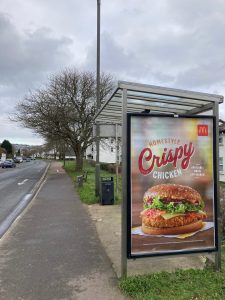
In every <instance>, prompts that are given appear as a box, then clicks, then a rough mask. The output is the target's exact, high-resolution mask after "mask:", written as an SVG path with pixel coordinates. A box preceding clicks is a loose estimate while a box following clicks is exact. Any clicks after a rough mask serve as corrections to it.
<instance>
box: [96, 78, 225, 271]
mask: <svg viewBox="0 0 225 300" xmlns="http://www.w3.org/2000/svg"><path fill="white" fill-rule="evenodd" d="M220 103H223V96H220V95H214V94H207V93H200V92H193V91H187V90H180V89H173V88H166V87H159V86H153V85H146V84H139V83H132V82H124V81H119V82H118V84H117V87H116V88H115V90H114V92H113V93H112V94H111V95H110V97H109V98H108V99H107V100H106V101H105V102H104V104H103V105H102V107H101V108H100V109H99V111H98V112H97V114H96V115H95V117H94V122H95V124H99V126H103V127H104V126H105V125H107V124H117V126H118V125H121V126H122V228H121V230H122V241H121V242H122V247H121V251H122V252H121V274H122V276H126V274H127V258H137V257H145V256H154V255H170V254H171V255H173V254H175V255H176V254H186V253H187V254H188V253H195V252H209V253H211V252H213V253H215V266H216V269H217V270H220V267H221V252H220V235H219V225H218V224H220V199H219V185H218V182H219V162H218V160H219V127H218V126H219V104H220ZM206 115H207V116H206ZM149 117H150V118H149ZM193 124H194V125H193ZM193 126H196V128H197V129H196V133H195V135H196V137H194V139H195V141H196V145H193V143H192V142H191V143H190V144H187V143H186V142H185V143H184V145H182V144H181V140H182V138H183V136H182V130H184V132H185V134H186V135H187V136H188V135H190V136H191V137H192V136H193V133H190V128H194V127H193ZM146 128H147V129H146ZM158 128H160V129H158ZM170 128H171V130H173V132H174V134H175V135H176V132H178V133H179V136H180V138H179V139H177V138H176V137H175V136H172V137H171V136H170V135H169V136H170V138H168V139H167V138H165V132H169V129H170ZM180 128H183V129H182V130H181V129H180ZM146 130H147V131H148V133H146ZM210 132H211V133H210ZM210 134H211V136H210ZM142 135H143V136H144V135H146V136H147V135H148V138H149V141H148V146H146V145H145V147H144V148H143V150H142V149H141V150H142V151H140V149H139V148H138V147H139V146H137V149H136V150H137V151H136V150H133V149H134V148H135V147H136V144H139V142H140V143H142V142H143V141H142V140H144V137H142ZM154 136H155V138H154ZM201 141H203V142H201ZM159 144H160V145H159ZM162 144H163V145H162ZM175 144H176V145H175ZM202 145H203V146H204V147H205V148H204V149H209V150H208V152H210V151H212V153H211V154H210V153H208V154H207V155H208V158H207V157H206V158H205V161H206V162H205V164H204V166H205V169H206V171H204V170H202V169H203V167H202V166H201V163H199V162H198V161H197V159H198V160H202V157H201V156H204V155H205V153H206V152H207V151H204V149H203V150H202V147H203V146H202ZM159 146H160V147H161V148H160V149H161V150H160V151H161V152H162V151H164V152H163V154H162V156H161V157H159V156H157V155H156V154H153V150H154V149H156V147H159ZM170 146H171V147H172V148H171V150H168V147H170ZM188 147H189V148H188ZM192 147H193V149H192ZM194 147H195V150H194ZM163 149H164V150H163ZM188 149H189V150H190V151H189V150H188ZM132 151H133V152H132ZM135 151H136V152H138V151H139V152H138V153H140V154H139V157H135V154H134V153H136V152H135ZM166 151H167V152H168V153H166ZM131 152H132V153H133V154H132V153H131ZM173 153H175V154H173ZM185 153H186V154H187V153H190V156H191V155H194V154H193V153H196V158H195V160H196V161H195V162H194V159H193V157H192V158H190V157H189V159H192V165H190V172H192V173H190V172H189V173H185V172H186V171H187V170H182V171H184V173H183V174H184V175H183V177H182V178H183V181H184V180H186V181H187V177H188V176H192V177H191V178H192V179H193V178H194V179H196V182H197V183H198V180H200V179H202V178H203V177H204V178H206V177H207V176H205V175H207V174H203V173H204V172H206V173H207V172H208V173H210V174H211V175H210V176H211V179H210V184H211V185H209V189H211V190H212V194H213V204H209V205H211V210H212V211H211V212H208V213H207V214H208V215H212V214H213V217H212V219H211V220H210V221H212V222H208V223H210V224H212V223H213V222H214V223H213V225H212V226H213V228H214V231H213V232H214V234H213V235H212V237H211V239H212V245H211V244H210V242H209V244H208V245H205V246H201V244H199V245H200V246H191V248H184V249H179V248H178V249H175V248H174V249H170V248H169V247H168V248H166V250H165V249H164V248H165V247H167V246H165V244H173V243H174V244H178V242H177V241H174V242H171V241H173V238H174V235H167V236H166V235H165V237H164V233H163V234H155V233H154V234H153V235H152V234H151V233H150V235H148V232H147V233H146V234H145V232H144V233H143V223H142V228H140V232H141V233H140V232H139V233H138V232H134V231H133V226H134V224H135V215H133V214H135V213H136V212H135V209H136V207H139V206H140V203H136V202H135V201H136V200H135V197H136V196H135V195H136V194H137V192H136V190H137V189H139V185H146V178H147V176H149V174H150V172H152V169H153V167H155V166H154V163H155V164H156V169H155V170H156V171H154V170H153V171H154V172H152V173H151V174H150V175H151V176H152V177H151V178H152V179H153V181H152V182H153V183H154V184H156V182H157V180H160V182H164V181H162V180H166V179H169V180H170V181H171V178H173V179H174V182H175V183H177V182H179V178H174V177H176V176H179V175H180V174H179V172H180V173H181V171H180V170H178V169H177V170H175V171H173V172H171V171H168V169H165V170H166V171H165V170H164V171H165V172H161V171H160V168H161V167H162V165H163V167H165V168H167V167H168V166H173V167H174V166H175V167H177V166H178V165H179V164H181V165H182V164H183V165H182V168H183V169H187V163H186V162H187V160H188V157H187V156H188V155H186V154H185ZM132 155H133V156H132ZM173 155H174V156H173ZM182 155H186V158H182ZM182 159H183V160H182ZM179 160H180V161H179ZM133 161H137V164H139V171H141V173H142V174H141V175H143V176H142V177H140V174H138V175H137V176H136V175H135V172H136V167H137V166H136V165H137V164H136V165H135V164H134V165H133ZM150 161H152V165H151V167H149V162H150ZM209 161H211V163H209ZM188 163H189V161H188ZM207 168H208V169H207ZM207 170H211V171H207ZM199 172H202V173H201V174H200V173H199ZM133 174H134V175H133ZM152 174H153V175H152ZM185 174H188V175H185ZM135 176H136V177H135ZM201 176H202V178H200V177H201ZM208 177H209V176H208ZM208 177H207V178H208ZM149 178H150V177H149ZM180 178H181V177H180ZM199 178H200V179H199ZM170 181H169V182H170ZM186 181H185V182H186ZM135 182H137V183H135ZM165 182H166V181H165ZM172 182H173V181H172ZM191 182H193V180H192V181H191ZM135 184H136V185H135ZM157 186H158V187H159V186H160V187H161V186H163V187H165V186H166V187H168V186H169V187H171V186H175V184H173V185H172V184H166V185H165V184H163V185H161V184H160V185H157ZM179 186H180V185H179ZM185 186H186V185H185ZM145 189H146V187H145ZM143 191H145V190H143ZM143 191H142V194H143ZM191 191H193V189H191ZM154 192H155V193H156V191H154ZM149 193H150V192H149ZM207 193H208V192H207ZM144 195H145V196H144V197H145V198H146V197H147V196H146V195H148V193H147V194H146V193H145V194H144ZM140 198H141V197H140ZM157 199H158V198H157ZM132 201H134V202H132ZM141 201H142V200H141ZM145 201H147V202H148V200H145ZM153 202H155V200H154V199H153V200H152V199H150V200H149V203H147V204H148V205H150V206H148V209H151V207H152V205H153V204H154V203H153ZM152 203H153V204H152ZM173 203H174V202H173ZM175 204H176V203H175ZM145 205H146V202H145ZM179 205H180V204H179ZM195 205H196V203H195ZM207 205H208V204H207ZM177 207H178V206H176V208H177ZM182 207H183V206H182ZM196 207H197V206H196ZM206 208H207V207H206ZM139 210H140V208H139ZM192 210H193V209H192ZM194 210H195V208H194ZM202 210H203V209H202ZM202 210H199V211H200V212H201V213H202ZM157 211H159V209H158V208H157ZM179 214H181V212H180V211H179ZM179 214H178V215H179ZM182 214H183V215H184V212H182ZM182 214H181V215H182ZM167 217H168V216H167ZM168 218H169V217H168ZM142 222H143V221H142ZM206 223H207V222H205V223H204V224H206ZM135 230H136V229H135ZM201 230H202V231H203V229H201ZM210 230H212V228H211V229H210ZM208 232H209V231H208ZM138 234H140V236H138ZM201 234H203V233H202V232H201V233H199V235H201ZM136 236H137V238H136ZM187 236H188V237H189V235H187ZM195 236H197V235H195ZM154 237H157V238H158V239H160V243H158V244H161V245H163V246H162V248H159V249H158V250H157V251H155V250H153V248H149V249H147V248H144V247H143V245H141V244H140V243H141V242H140V241H142V240H144V239H145V240H147V239H148V241H153V238H154ZM170 237H171V239H170V240H169V242H167V243H164V240H166V238H167V241H168V238H170ZM203 240H204V238H203ZM203 240H202V243H204V241H203ZM199 241H200V239H199ZM213 241H214V242H213ZM194 242H196V244H197V240H192V243H194ZM138 243H139V244H138ZM213 243H214V244H213ZM145 244H146V243H145ZM145 244H144V245H145ZM149 244H150V243H149ZM156 244H157V243H156V242H155V240H154V245H156ZM193 245H194V244H193ZM163 247H164V248H163ZM185 247H186V246H185ZM154 249H155V248H154ZM160 249H161V250H160Z"/></svg>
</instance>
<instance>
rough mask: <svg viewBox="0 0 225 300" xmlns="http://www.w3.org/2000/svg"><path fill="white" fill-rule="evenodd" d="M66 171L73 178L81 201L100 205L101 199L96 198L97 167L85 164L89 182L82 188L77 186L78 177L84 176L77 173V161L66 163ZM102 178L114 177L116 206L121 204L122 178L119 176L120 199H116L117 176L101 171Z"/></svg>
mask: <svg viewBox="0 0 225 300" xmlns="http://www.w3.org/2000/svg"><path fill="white" fill-rule="evenodd" d="M64 168H65V170H66V172H67V173H68V174H69V175H70V177H71V178H72V180H73V182H74V184H76V190H77V192H78V194H79V196H80V200H81V201H82V202H83V203H86V204H94V203H99V198H98V197H96V196H95V167H93V166H91V165H90V164H88V162H84V171H87V173H88V175H87V181H86V182H84V183H83V186H82V187H78V186H77V176H79V175H82V174H83V173H82V172H75V171H74V170H75V161H66V163H65V167H64ZM100 176H101V177H113V178H114V195H115V197H114V198H115V204H119V203H121V190H122V184H121V176H119V180H118V181H119V182H118V190H119V192H118V197H116V175H115V174H112V173H110V172H107V171H102V170H101V171H100Z"/></svg>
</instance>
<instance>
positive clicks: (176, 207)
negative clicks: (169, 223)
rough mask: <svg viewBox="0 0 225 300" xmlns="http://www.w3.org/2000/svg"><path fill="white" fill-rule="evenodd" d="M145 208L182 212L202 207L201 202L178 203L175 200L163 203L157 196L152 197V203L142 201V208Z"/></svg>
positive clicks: (195, 210)
mask: <svg viewBox="0 0 225 300" xmlns="http://www.w3.org/2000/svg"><path fill="white" fill-rule="evenodd" d="M147 208H157V209H160V210H165V211H166V212H168V213H170V214H182V213H185V212H193V211H194V212H198V211H200V210H202V209H203V204H199V205H193V204H190V203H179V204H176V203H175V202H172V201H171V202H169V203H163V202H162V201H161V200H160V199H159V196H157V197H155V198H153V201H152V203H151V204H150V203H144V209H147Z"/></svg>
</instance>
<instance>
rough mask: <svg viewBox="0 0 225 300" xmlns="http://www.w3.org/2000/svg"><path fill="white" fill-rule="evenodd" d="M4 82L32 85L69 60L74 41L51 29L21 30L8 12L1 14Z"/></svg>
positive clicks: (0, 64)
mask: <svg viewBox="0 0 225 300" xmlns="http://www.w3.org/2000/svg"><path fill="white" fill-rule="evenodd" d="M0 30H1V35H0V53H1V56H0V68H1V72H0V82H1V83H4V84H5V83H8V84H9V85H10V84H16V85H17V86H26V87H27V86H29V87H31V85H32V84H34V82H36V83H37V82H38V81H39V80H41V79H43V77H44V76H45V75H46V74H47V73H48V72H49V71H50V70H51V72H54V71H55V70H57V69H59V68H60V67H64V66H65V64H66V63H68V61H69V59H70V57H71V53H70V51H69V46H70V45H71V44H72V40H70V39H68V38H66V37H59V38H55V37H53V36H52V35H51V31H50V30H49V29H47V28H40V29H38V30H36V31H34V32H24V33H23V34H21V33H19V32H18V31H17V30H16V28H15V27H14V25H13V23H12V22H11V21H10V19H9V18H7V17H6V16H5V15H3V14H0Z"/></svg>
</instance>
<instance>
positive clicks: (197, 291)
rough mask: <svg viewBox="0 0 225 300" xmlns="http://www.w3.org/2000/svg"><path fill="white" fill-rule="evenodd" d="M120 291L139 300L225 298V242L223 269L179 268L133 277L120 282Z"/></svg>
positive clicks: (206, 299)
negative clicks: (218, 270)
mask: <svg viewBox="0 0 225 300" xmlns="http://www.w3.org/2000/svg"><path fill="white" fill-rule="evenodd" d="M120 289H121V291H122V292H123V293H124V294H126V295H127V296H130V297H131V298H132V299H136V300H139V299H141V300H164V299H167V300H211V299H213V300H222V299H225V244H223V245H222V270H221V272H215V271H214V270H213V268H212V266H209V267H206V268H205V269H204V270H194V269H190V270H177V271H176V272H174V273H168V272H160V273H154V274H148V275H140V276H132V277H128V278H126V279H121V281H120Z"/></svg>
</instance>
